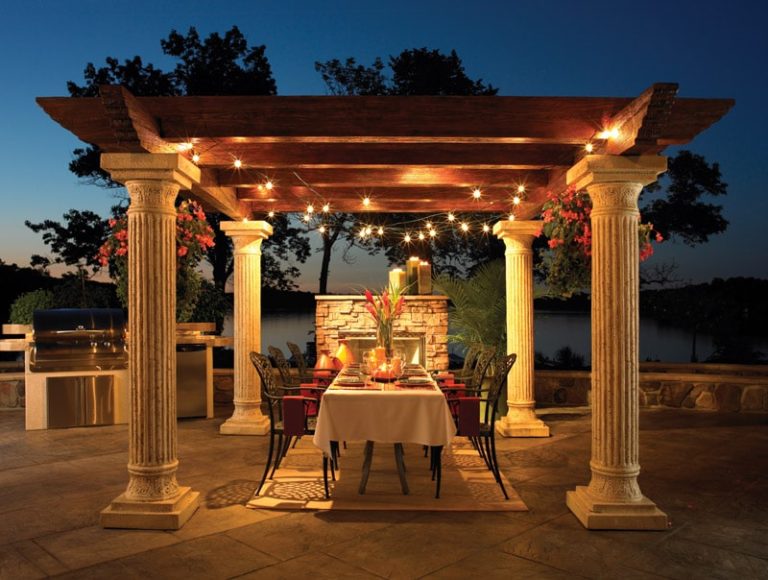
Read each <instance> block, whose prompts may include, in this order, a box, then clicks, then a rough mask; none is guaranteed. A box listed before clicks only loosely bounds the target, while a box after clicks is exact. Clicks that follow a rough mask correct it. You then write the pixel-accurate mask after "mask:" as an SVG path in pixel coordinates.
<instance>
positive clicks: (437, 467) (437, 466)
mask: <svg viewBox="0 0 768 580" xmlns="http://www.w3.org/2000/svg"><path fill="white" fill-rule="evenodd" d="M442 454H443V446H442V445H437V446H434V447H432V457H433V459H432V461H433V462H434V463H433V471H432V479H435V476H436V477H437V482H436V484H435V499H440V481H441V479H442V475H443V457H442Z"/></svg>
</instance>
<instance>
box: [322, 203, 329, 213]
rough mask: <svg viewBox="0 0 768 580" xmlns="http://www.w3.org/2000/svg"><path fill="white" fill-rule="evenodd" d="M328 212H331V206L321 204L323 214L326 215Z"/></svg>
mask: <svg viewBox="0 0 768 580" xmlns="http://www.w3.org/2000/svg"><path fill="white" fill-rule="evenodd" d="M329 211H331V204H329V203H325V204H323V213H328V212H329Z"/></svg>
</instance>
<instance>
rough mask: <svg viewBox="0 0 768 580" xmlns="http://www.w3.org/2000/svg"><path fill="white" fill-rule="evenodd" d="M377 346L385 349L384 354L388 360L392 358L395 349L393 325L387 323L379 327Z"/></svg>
mask: <svg viewBox="0 0 768 580" xmlns="http://www.w3.org/2000/svg"><path fill="white" fill-rule="evenodd" d="M376 346H377V347H381V348H383V349H384V355H385V356H386V358H387V360H390V359H391V358H392V355H393V354H394V349H393V344H392V327H391V326H390V325H386V326H384V327H383V328H382V327H381V326H380V327H379V328H378V331H377V333H376Z"/></svg>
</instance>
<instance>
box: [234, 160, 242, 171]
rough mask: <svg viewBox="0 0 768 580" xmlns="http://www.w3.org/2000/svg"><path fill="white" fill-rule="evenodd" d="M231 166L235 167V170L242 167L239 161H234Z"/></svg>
mask: <svg viewBox="0 0 768 580" xmlns="http://www.w3.org/2000/svg"><path fill="white" fill-rule="evenodd" d="M233 165H234V166H235V169H240V168H241V167H242V166H243V162H242V161H240V160H239V159H235V161H234V163H233Z"/></svg>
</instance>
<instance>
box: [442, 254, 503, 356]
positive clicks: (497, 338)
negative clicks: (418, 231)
mask: <svg viewBox="0 0 768 580" xmlns="http://www.w3.org/2000/svg"><path fill="white" fill-rule="evenodd" d="M505 281H506V270H505V267H504V262H503V261H502V260H497V261H493V262H488V263H486V264H483V265H481V266H479V267H478V268H477V269H476V270H475V272H474V274H473V275H472V276H471V277H469V278H466V279H462V278H457V277H453V276H449V275H446V274H441V275H439V276H437V277H435V280H434V286H435V288H436V289H437V290H438V291H439V292H442V293H443V294H445V295H446V296H448V298H450V300H451V307H450V310H449V315H450V325H451V327H452V329H453V330H454V331H455V334H452V335H451V336H450V337H449V339H450V340H451V341H452V342H458V343H460V344H462V345H464V346H465V347H466V348H467V349H468V348H469V347H471V346H474V345H478V344H480V345H483V346H485V347H488V346H493V347H496V349H497V352H506V341H507V323H506V284H505Z"/></svg>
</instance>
